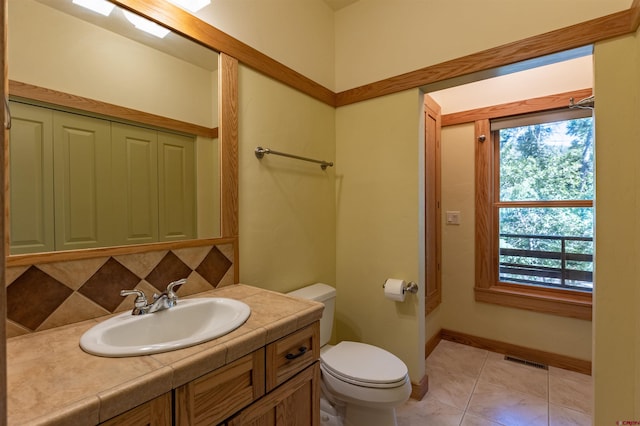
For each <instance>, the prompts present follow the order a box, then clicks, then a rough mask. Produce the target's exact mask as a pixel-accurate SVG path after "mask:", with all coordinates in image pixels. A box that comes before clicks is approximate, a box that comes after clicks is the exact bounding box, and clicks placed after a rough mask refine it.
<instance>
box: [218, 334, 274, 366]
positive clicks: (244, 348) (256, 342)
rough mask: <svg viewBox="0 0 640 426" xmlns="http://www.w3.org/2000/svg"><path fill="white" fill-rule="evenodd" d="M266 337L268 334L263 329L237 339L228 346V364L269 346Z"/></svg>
mask: <svg viewBox="0 0 640 426" xmlns="http://www.w3.org/2000/svg"><path fill="white" fill-rule="evenodd" d="M266 337H267V333H266V331H265V330H264V329H263V328H256V329H254V330H251V331H250V332H248V333H245V334H243V335H242V336H239V337H237V338H236V339H234V340H233V342H232V343H231V342H230V343H228V344H227V357H226V363H227V364H229V363H231V362H233V361H235V360H237V359H239V358H241V357H243V356H245V355H247V354H248V353H250V352H253V351H255V350H256V349H260V348H261V347H263V346H264V345H266V344H267V342H266Z"/></svg>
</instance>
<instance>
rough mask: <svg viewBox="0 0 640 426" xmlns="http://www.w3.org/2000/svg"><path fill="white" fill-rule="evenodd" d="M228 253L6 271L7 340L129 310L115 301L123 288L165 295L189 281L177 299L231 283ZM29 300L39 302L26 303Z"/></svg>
mask: <svg viewBox="0 0 640 426" xmlns="http://www.w3.org/2000/svg"><path fill="white" fill-rule="evenodd" d="M233 253H234V247H233V243H229V244H224V245H221V246H203V247H197V248H196V249H176V250H175V252H174V251H171V250H170V251H167V250H159V251H152V252H146V253H132V254H128V255H118V256H114V257H109V258H105V257H102V258H99V259H98V258H96V260H90V261H87V259H84V260H76V261H66V262H56V263H55V264H47V263H44V264H42V265H37V264H35V265H31V266H26V267H25V266H15V267H10V268H8V269H7V274H6V276H7V336H8V337H14V336H18V335H21V334H25V333H30V332H33V331H40V330H44V329H48V328H51V327H60V326H63V325H68V324H72V323H76V322H80V321H85V320H88V319H92V318H96V317H99V316H102V315H106V314H109V313H113V312H116V311H120V310H122V309H123V308H124V307H125V305H127V306H128V304H127V303H126V301H124V300H123V298H122V297H121V296H120V290H122V289H133V288H138V289H141V290H143V291H145V292H147V293H148V292H149V291H150V289H151V288H155V289H157V290H158V291H164V289H165V288H166V286H167V284H168V283H169V282H171V281H174V280H177V279H180V278H188V281H187V283H186V284H185V285H183V286H182V288H181V289H180V290H179V292H178V294H182V295H192V294H197V293H200V292H204V291H208V290H211V289H213V288H216V287H218V286H223V285H229V284H233V283H234V282H235V279H229V277H230V274H231V275H233V262H234V259H233ZM105 259H106V260H105ZM200 259H202V260H200ZM92 268H93V269H92ZM94 271H95V272H94ZM147 296H148V297H151V294H148V295H147ZM34 297H36V298H37V300H38V303H27V301H29V300H34Z"/></svg>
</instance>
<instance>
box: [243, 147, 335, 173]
mask: <svg viewBox="0 0 640 426" xmlns="http://www.w3.org/2000/svg"><path fill="white" fill-rule="evenodd" d="M255 153H256V158H262V157H264V155H265V154H274V155H281V156H283V157H289V158H295V159H296V160H302V161H309V162H311V163H317V164H320V168H321V169H322V170H326V169H327V167H333V161H324V160H314V159H313V158H306V157H300V156H299V155H293V154H287V153H285V152H279V151H274V150H273V149H269V148H262V147H261V146H259V147H257V148H256V151H255Z"/></svg>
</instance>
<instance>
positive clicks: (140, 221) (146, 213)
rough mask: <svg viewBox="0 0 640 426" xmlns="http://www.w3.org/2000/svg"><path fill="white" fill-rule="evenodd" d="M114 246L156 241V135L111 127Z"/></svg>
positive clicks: (147, 130) (115, 126)
mask: <svg viewBox="0 0 640 426" xmlns="http://www.w3.org/2000/svg"><path fill="white" fill-rule="evenodd" d="M111 132H112V139H111V140H112V149H113V157H112V161H113V183H114V188H115V189H116V190H115V191H113V194H112V195H113V200H114V203H115V205H116V206H117V214H116V215H115V216H114V221H115V226H114V229H113V233H114V235H115V236H116V240H117V242H116V243H117V244H144V243H152V242H155V241H158V132H157V131H155V130H149V129H144V128H142V127H136V126H129V125H126V124H120V123H112V124H111Z"/></svg>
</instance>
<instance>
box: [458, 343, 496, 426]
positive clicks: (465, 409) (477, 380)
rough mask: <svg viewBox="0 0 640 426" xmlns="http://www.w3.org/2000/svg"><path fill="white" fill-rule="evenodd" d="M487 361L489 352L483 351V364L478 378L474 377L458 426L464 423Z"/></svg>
mask: <svg viewBox="0 0 640 426" xmlns="http://www.w3.org/2000/svg"><path fill="white" fill-rule="evenodd" d="M487 359H489V351H488V350H485V353H484V362H483V363H482V367H481V368H480V372H479V373H478V377H476V380H475V382H474V383H473V389H472V390H471V394H470V395H469V399H468V400H467V405H465V407H464V410H463V411H462V417H461V418H460V423H459V425H458V426H461V425H462V422H463V421H464V417H465V416H466V415H467V410H468V409H469V404H470V403H471V399H472V398H473V394H474V392H475V391H476V387H477V386H478V382H479V381H480V376H482V370H484V367H485V365H487Z"/></svg>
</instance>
